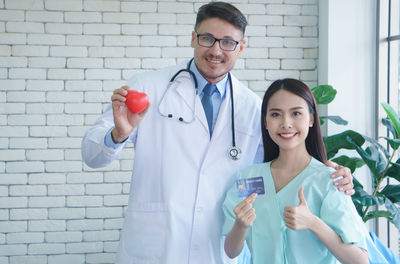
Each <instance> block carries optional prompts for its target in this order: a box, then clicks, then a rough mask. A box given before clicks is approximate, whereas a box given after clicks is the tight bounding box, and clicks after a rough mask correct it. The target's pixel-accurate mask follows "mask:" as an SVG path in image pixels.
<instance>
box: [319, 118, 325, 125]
mask: <svg viewBox="0 0 400 264" xmlns="http://www.w3.org/2000/svg"><path fill="white" fill-rule="evenodd" d="M319 124H320V125H321V126H322V125H323V124H325V121H324V119H323V118H322V117H319Z"/></svg>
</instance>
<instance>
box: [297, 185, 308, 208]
mask: <svg viewBox="0 0 400 264" xmlns="http://www.w3.org/2000/svg"><path fill="white" fill-rule="evenodd" d="M303 190H304V188H303V187H301V188H300V190H299V200H300V202H299V206H300V205H305V206H307V201H306V198H305V197H304V194H303Z"/></svg>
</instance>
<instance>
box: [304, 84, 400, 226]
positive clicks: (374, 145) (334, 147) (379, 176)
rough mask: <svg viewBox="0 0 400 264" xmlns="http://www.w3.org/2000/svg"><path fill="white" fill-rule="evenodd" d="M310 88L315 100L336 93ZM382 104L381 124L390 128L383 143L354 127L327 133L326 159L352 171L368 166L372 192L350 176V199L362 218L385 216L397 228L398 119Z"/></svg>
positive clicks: (399, 210)
mask: <svg viewBox="0 0 400 264" xmlns="http://www.w3.org/2000/svg"><path fill="white" fill-rule="evenodd" d="M312 92H313V94H314V96H315V99H316V101H317V104H329V103H330V102H332V101H333V99H334V98H335V96H336V90H335V89H333V88H332V86H329V85H321V86H317V87H314V88H313V89H312ZM381 106H382V107H383V109H384V110H385V112H386V114H387V116H388V117H387V118H384V119H382V124H383V125H385V126H386V127H387V129H388V131H389V132H390V136H388V137H383V140H384V142H385V144H381V143H379V141H378V140H375V139H372V138H370V137H367V136H364V135H362V134H360V133H358V132H356V131H353V130H346V131H344V132H342V133H339V134H336V135H330V136H327V137H325V138H324V142H325V147H326V151H327V156H328V159H329V160H332V161H334V162H336V163H338V164H340V165H343V166H346V167H348V168H349V169H350V170H351V172H352V173H353V172H354V171H355V170H356V169H358V168H360V167H362V166H364V165H366V166H367V167H368V169H369V172H370V180H371V186H372V191H371V192H368V191H366V190H365V189H364V186H363V185H362V184H361V183H360V182H359V181H358V180H357V179H356V178H355V177H354V179H353V183H354V190H355V194H354V195H353V196H352V199H353V203H354V205H355V207H356V209H357V211H358V213H359V215H360V216H361V218H362V219H363V221H364V222H367V221H368V220H371V219H374V218H378V217H385V218H387V219H388V220H389V221H390V222H392V223H393V224H394V225H395V226H396V227H397V228H398V229H399V230H400V208H399V202H400V184H398V182H399V181H400V158H397V160H396V157H397V152H398V149H399V146H400V119H399V115H398V114H397V113H396V111H395V110H394V109H393V108H392V107H391V106H390V105H388V104H386V103H382V104H381ZM324 119H328V120H331V121H333V122H335V123H337V124H347V122H346V121H344V120H343V119H341V118H340V117H337V116H333V117H332V116H321V121H323V120H324ZM341 149H347V150H353V151H354V154H357V155H356V156H353V157H349V156H347V155H338V152H339V150H341ZM353 151H351V152H353ZM388 178H392V179H395V180H396V182H397V184H393V183H390V184H387V182H388V180H387V179H388ZM383 186H384V187H383ZM378 205H381V207H378Z"/></svg>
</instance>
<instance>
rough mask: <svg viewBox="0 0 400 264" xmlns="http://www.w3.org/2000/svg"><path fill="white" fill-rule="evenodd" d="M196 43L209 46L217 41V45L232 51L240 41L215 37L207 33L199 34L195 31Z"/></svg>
mask: <svg viewBox="0 0 400 264" xmlns="http://www.w3.org/2000/svg"><path fill="white" fill-rule="evenodd" d="M196 36H197V43H198V44H199V45H200V46H202V47H206V48H211V47H212V46H214V44H215V42H216V41H218V43H219V47H220V48H221V49H222V50H225V51H234V50H235V49H236V46H237V45H238V44H239V43H240V41H236V40H233V39H217V38H214V37H213V36H211V35H208V34H199V33H197V32H196Z"/></svg>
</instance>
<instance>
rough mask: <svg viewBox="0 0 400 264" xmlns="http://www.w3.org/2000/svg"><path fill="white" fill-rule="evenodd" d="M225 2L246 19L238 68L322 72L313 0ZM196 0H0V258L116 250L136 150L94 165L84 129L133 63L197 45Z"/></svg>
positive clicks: (57, 260) (179, 55) (185, 52)
mask: <svg viewBox="0 0 400 264" xmlns="http://www.w3.org/2000/svg"><path fill="white" fill-rule="evenodd" d="M229 2H231V3H234V4H235V5H237V6H238V7H239V8H240V9H241V10H242V11H243V12H244V13H245V15H246V16H247V18H248V21H249V26H248V28H247V31H246V39H247V47H246V49H245V52H244V54H243V57H242V58H241V59H239V60H238V62H237V65H236V68H235V69H234V73H235V74H236V75H237V76H238V77H239V79H241V80H242V81H243V82H244V83H245V84H247V85H248V86H249V87H250V88H251V89H252V90H254V91H256V92H257V93H258V94H259V95H260V96H262V95H263V92H264V91H265V89H266V88H267V87H268V85H269V84H270V83H271V82H272V81H273V80H275V79H277V78H282V77H294V78H301V79H302V80H303V81H305V82H306V83H308V84H309V85H310V86H314V85H315V84H316V83H317V75H318V71H317V59H318V24H317V23H318V1H317V0H234V1H229ZM203 3H204V1H202V3H198V1H194V0H183V1H177V0H176V1H175V0H170V1H163V0H160V1H155V0H146V1H144V0H143V1H133V0H132V1H118V0H68V1H66V0H0V264H5V263H7V264H10V263H11V264H14V263H15V264H17V263H18V264H23V263H30V264H31V263H46V264H47V263H48V264H53V263H54V264H63V263H66V264H71V263H74V264H75V263H113V262H114V260H115V252H116V250H117V247H118V240H119V236H120V233H119V232H120V230H121V228H122V224H123V215H124V210H125V208H126V205H127V203H128V192H129V183H130V178H131V169H132V160H133V156H134V151H133V149H132V147H131V145H129V146H128V148H126V149H125V150H124V152H123V153H122V155H121V158H120V160H119V161H115V162H113V163H112V164H111V165H110V166H108V167H107V168H104V169H97V170H94V169H91V168H89V167H88V166H86V165H85V164H83V163H82V160H81V156H80V142H81V138H82V135H83V133H84V132H85V130H86V129H87V128H88V127H89V126H90V125H91V124H92V123H93V122H94V120H96V119H97V117H98V116H99V115H100V114H101V113H102V111H104V109H105V108H106V106H107V104H108V102H109V98H110V95H111V94H112V90H113V89H115V88H117V87H119V86H120V85H122V84H124V83H125V81H126V80H127V79H128V78H129V77H130V76H131V75H132V74H134V73H140V72H143V71H148V70H153V69H157V68H160V67H164V66H166V65H174V64H176V63H178V62H180V61H182V60H185V59H187V58H190V57H191V56H192V54H193V50H192V48H190V38H191V37H190V34H191V31H192V29H193V24H194V21H195V17H196V16H195V12H196V11H197V10H198V8H199V7H200V6H201V5H202V4H203Z"/></svg>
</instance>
